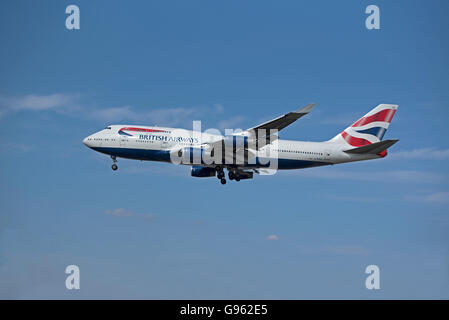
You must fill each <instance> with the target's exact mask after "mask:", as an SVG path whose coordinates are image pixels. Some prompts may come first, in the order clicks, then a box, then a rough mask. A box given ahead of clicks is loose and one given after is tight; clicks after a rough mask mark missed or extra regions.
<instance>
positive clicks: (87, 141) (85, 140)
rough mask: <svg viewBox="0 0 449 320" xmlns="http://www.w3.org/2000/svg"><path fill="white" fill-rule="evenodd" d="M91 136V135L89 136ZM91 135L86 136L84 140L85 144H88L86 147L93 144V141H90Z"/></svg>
mask: <svg viewBox="0 0 449 320" xmlns="http://www.w3.org/2000/svg"><path fill="white" fill-rule="evenodd" d="M89 137H90V136H89ZM89 137H86V138H84V140H83V143H84V145H85V146H86V147H90V146H91V143H90V141H89Z"/></svg>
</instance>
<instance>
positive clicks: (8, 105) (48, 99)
mask: <svg viewBox="0 0 449 320" xmlns="http://www.w3.org/2000/svg"><path fill="white" fill-rule="evenodd" d="M77 98H78V96H77V95H72V94H62V93H55V94H49V95H34V94H31V95H25V96H20V97H5V96H0V116H2V115H5V114H6V113H9V112H14V111H21V110H30V111H43V110H60V109H63V108H67V107H71V106H74V105H75V104H76V99H77Z"/></svg>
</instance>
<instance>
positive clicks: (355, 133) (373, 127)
mask: <svg viewBox="0 0 449 320" xmlns="http://www.w3.org/2000/svg"><path fill="white" fill-rule="evenodd" d="M397 108H398V106H397V105H395V104H379V105H378V106H377V107H375V108H374V109H373V110H371V111H370V112H368V113H367V114H365V115H364V116H363V117H362V118H360V119H359V120H357V121H356V122H354V123H353V124H352V125H351V126H350V127H347V128H346V129H345V130H343V131H342V132H341V133H339V134H338V135H336V136H335V137H333V138H332V139H331V141H334V142H337V143H342V144H347V145H349V146H351V147H356V148H358V147H363V146H366V145H370V144H372V143H376V142H380V141H381V140H382V138H383V136H384V134H385V131H387V129H388V126H389V125H390V122H391V119H393V116H394V114H395V112H396V109H397Z"/></svg>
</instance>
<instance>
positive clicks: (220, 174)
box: [215, 166, 226, 184]
mask: <svg viewBox="0 0 449 320" xmlns="http://www.w3.org/2000/svg"><path fill="white" fill-rule="evenodd" d="M215 171H217V178H218V179H220V182H221V184H226V179H225V174H224V172H223V168H222V167H220V166H216V167H215Z"/></svg>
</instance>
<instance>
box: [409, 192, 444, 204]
mask: <svg viewBox="0 0 449 320" xmlns="http://www.w3.org/2000/svg"><path fill="white" fill-rule="evenodd" d="M404 198H405V200H408V201H417V202H427V203H434V204H445V203H449V192H435V193H431V194H427V195H407V196H405V197H404Z"/></svg>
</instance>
